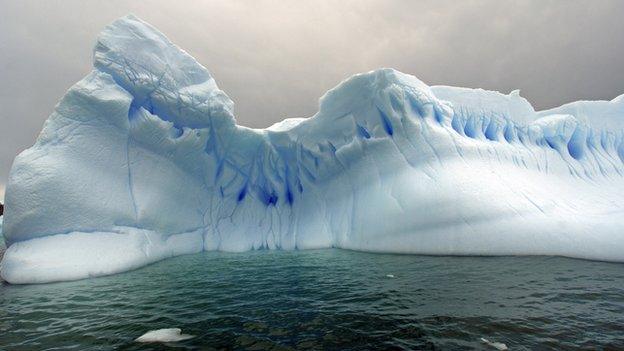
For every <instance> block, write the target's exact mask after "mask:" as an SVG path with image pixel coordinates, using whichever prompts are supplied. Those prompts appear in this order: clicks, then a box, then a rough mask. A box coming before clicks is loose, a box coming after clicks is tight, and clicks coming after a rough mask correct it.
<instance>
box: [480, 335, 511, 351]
mask: <svg viewBox="0 0 624 351" xmlns="http://www.w3.org/2000/svg"><path fill="white" fill-rule="evenodd" d="M481 341H482V342H483V343H485V344H487V345H488V346H492V347H493V348H495V349H497V350H499V351H505V350H509V348H508V347H507V345H505V344H503V343H502V342H492V341H490V340H488V339H486V338H481Z"/></svg>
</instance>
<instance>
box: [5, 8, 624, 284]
mask: <svg viewBox="0 0 624 351" xmlns="http://www.w3.org/2000/svg"><path fill="white" fill-rule="evenodd" d="M268 79H270V77H269V78H268ZM623 116H624V95H622V96H619V97H617V98H615V99H614V100H612V101H593V102H586V101H579V102H575V103H572V104H568V105H564V106H562V107H560V108H556V109H553V110H549V111H543V112H535V111H534V109H533V107H532V106H531V105H530V104H529V103H528V102H527V101H526V100H525V99H524V98H522V97H520V96H519V94H518V92H512V93H511V94H509V95H503V94H500V93H497V92H492V91H484V90H481V89H466V88H454V87H441V86H440V87H429V86H427V85H425V84H424V83H423V82H421V81H420V80H418V79H417V78H415V77H413V76H410V75H406V74H403V73H400V72H397V71H395V70H392V69H381V70H377V71H373V72H368V73H363V74H359V75H356V76H353V77H351V78H349V79H347V80H346V81H344V82H342V83H341V84H340V85H339V86H337V87H336V88H334V89H332V90H330V91H329V92H327V93H326V94H325V96H323V97H322V98H321V100H320V106H319V112H318V113H317V114H316V115H314V116H313V117H311V118H307V119H287V120H285V121H283V122H281V123H278V124H276V125H273V126H271V127H269V128H267V129H250V128H245V127H242V126H239V125H237V124H236V122H235V119H234V115H233V103H232V101H231V100H230V99H229V98H228V97H227V95H226V94H225V93H224V92H222V91H221V90H219V88H218V87H217V85H216V83H215V81H214V79H213V78H212V76H211V75H210V74H209V72H208V71H207V70H206V69H205V68H204V67H202V66H201V65H200V64H199V63H197V62H196V61H195V60H194V59H193V58H192V57H191V56H189V55H188V54H186V53H185V52H184V51H182V50H181V49H179V48H178V47H176V46H175V45H174V44H172V43H171V42H170V41H169V40H168V39H167V38H166V37H165V36H164V35H162V34H161V33H159V32H158V31H157V30H156V29H154V28H153V27H151V26H150V25H149V24H147V23H145V22H143V21H141V20H140V19H138V18H136V17H133V16H127V17H124V18H122V19H119V20H117V21H116V22H114V23H112V24H111V25H109V26H108V27H107V28H105V29H104V31H103V32H102V33H101V34H100V36H99V38H98V40H97V44H96V47H95V52H94V70H93V71H92V72H91V73H90V74H89V75H88V76H86V77H85V78H84V79H83V80H81V81H80V82H78V83H76V85H74V86H73V87H72V88H71V89H70V90H69V91H68V92H67V94H66V95H65V96H64V97H63V99H62V100H61V101H60V103H59V104H58V105H57V106H56V108H55V111H54V112H53V113H52V115H51V116H50V118H49V119H48V120H47V122H46V123H45V125H44V128H43V131H42V132H41V134H40V135H39V138H38V139H37V142H36V143H35V145H34V146H33V147H31V148H30V149H28V150H26V151H24V152H22V153H21V154H20V155H19V156H18V157H17V158H16V159H15V162H14V164H13V168H12V170H11V174H10V179H9V183H8V186H7V190H6V199H5V200H6V213H5V221H4V236H5V240H6V242H7V245H8V246H9V247H8V249H7V251H6V253H5V256H4V259H3V262H2V267H1V275H2V277H3V278H4V279H5V280H7V281H8V282H11V283H37V282H50V281H58V280H72V279H80V278H85V277H90V276H99V275H105V274H111V273H116V272H121V271H126V270H130V269H133V268H136V267H140V266H143V265H146V264H148V263H150V262H154V261H157V260H161V259H163V258H166V257H171V256H176V255H181V254H186V253H193V252H199V251H202V250H224V251H244V250H252V249H261V248H267V249H287V250H291V249H309V248H325V247H339V248H347V249H353V250H363V251H376V252H397V253H420V254H443V255H562V256H570V257H578V258H587V259H596V260H609V261H624V216H623V215H624V213H623V212H624V204H623V203H622V201H621V199H622V198H623V195H624V178H623V174H624V173H623V172H624V163H623V162H624V133H623V130H624V118H623Z"/></svg>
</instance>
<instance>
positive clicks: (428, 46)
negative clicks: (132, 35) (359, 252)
mask: <svg viewBox="0 0 624 351" xmlns="http://www.w3.org/2000/svg"><path fill="white" fill-rule="evenodd" d="M182 3H185V4H187V5H186V6H182V5H181V4H182ZM191 4H192V5H191ZM127 13H134V14H136V15H137V16H139V17H141V18H142V19H144V20H146V21H148V22H149V23H151V24H152V25H154V26H155V27H157V28H159V29H160V30H161V31H162V32H164V33H165V35H167V36H168V37H169V38H170V39H171V40H172V41H173V42H175V43H176V44H178V45H179V46H180V47H182V48H184V49H185V50H186V51H187V52H189V53H190V54H191V55H193V56H194V57H195V58H197V59H198V60H199V61H200V62H201V63H202V64H203V65H204V66H206V67H207V68H208V69H209V70H210V71H211V72H212V74H213V76H214V77H215V79H216V80H217V82H218V84H219V86H220V87H221V89H223V90H224V91H225V92H226V93H227V94H228V95H229V96H230V97H231V98H232V99H233V100H234V102H235V104H236V106H235V113H236V116H237V120H238V123H239V124H243V125H246V126H250V127H266V126H269V125H271V124H272V123H274V122H277V121H279V120H282V119H283V118H285V117H307V116H311V115H313V114H314V113H315V112H316V110H317V104H318V98H319V97H320V96H321V95H322V94H323V93H324V92H325V91H326V90H328V89H330V88H332V87H333V86H335V85H336V84H337V83H339V82H340V81H341V80H343V79H345V78H347V77H348V76H350V75H352V74H354V73H358V72H363V71H368V70H371V69H375V68H379V67H392V68H396V69H398V70H400V71H403V72H406V73H410V74H413V75H415V76H417V77H418V78H420V79H421V80H423V81H424V82H425V83H427V84H429V85H434V84H445V85H457V86H467V87H481V88H485V89H493V90H499V91H502V92H505V93H507V92H509V91H511V90H513V89H517V88H519V89H521V94H522V95H523V96H525V97H526V98H528V99H529V101H531V102H532V103H533V105H534V106H535V108H536V109H545V108H550V107H554V106H558V105H561V104H563V103H565V102H569V101H573V100H579V99H607V100H610V99H612V98H613V97H615V96H617V95H619V94H621V93H624V20H623V18H624V1H618V0H615V1H599V0H590V1H585V0H583V1H563V0H561V1H545V0H538V1H499V0H493V1H486V0H483V1H454V0H453V1H439V0H436V1H369V0H357V1H355V0H354V1H345V0H340V1H257V0H254V1H231V0H228V1H189V2H182V1H170V0H167V1H85V0H65V1H21V0H20V1H6V0H0V198H2V195H3V188H4V183H5V182H6V179H7V177H8V173H9V169H10V166H11V163H12V162H13V158H14V157H15V155H16V154H17V153H19V152H20V151H21V150H23V149H25V148H27V147H29V146H30V145H32V144H33V142H34V140H35V138H36V136H37V134H38V133H39V131H40V130H41V126H42V124H43V121H44V120H45V119H46V118H47V116H48V115H49V114H50V112H51V111H52V109H53V107H54V105H55V104H56V103H57V102H58V100H59V99H60V98H61V97H62V96H63V94H64V92H65V91H66V90H67V89H68V88H69V87H70V86H71V85H72V84H73V83H75V82H76V81H78V80H80V79H81V78H82V77H83V76H84V75H86V74H87V73H88V72H89V71H90V69H91V52H92V47H93V45H94V42H95V38H96V36H97V34H98V32H99V31H100V30H101V29H102V28H103V27H104V26H105V25H106V24H108V23H110V22H111V21H113V20H115V19H116V18H118V17H120V16H123V15H125V14H127Z"/></svg>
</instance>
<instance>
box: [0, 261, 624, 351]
mask: <svg viewBox="0 0 624 351" xmlns="http://www.w3.org/2000/svg"><path fill="white" fill-rule="evenodd" d="M163 328H180V329H181V330H182V333H183V334H190V335H193V337H192V338H191V339H188V340H184V341H179V342H165V343H140V342H137V341H135V340H136V339H137V338H138V337H139V336H141V335H143V334H144V333H146V332H148V331H151V330H158V329H163ZM505 348H506V349H508V350H624V264H620V263H606V262H592V261H585V260H577V259H569V258H561V257H445V256H418V255H394V254H377V253H365V252H354V251H348V250H340V249H326V250H305V251H279V250H278V251H268V250H261V251H251V252H244V253H224V252H203V253H199V254H193V255H186V256H180V257H175V258H171V259H167V260H164V261H161V262H158V263H155V264H152V265H149V266H147V267H143V268H140V269H137V270H134V271H131V272H126V273H122V274H117V275H112V276H106V277H100V278H92V279H84V280H80V281H73V282H62V283H52V284H41V285H10V284H8V283H6V282H2V283H1V285H0V350H503V349H505Z"/></svg>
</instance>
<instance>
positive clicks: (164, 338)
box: [135, 328, 195, 342]
mask: <svg viewBox="0 0 624 351" xmlns="http://www.w3.org/2000/svg"><path fill="white" fill-rule="evenodd" d="M181 333H182V329H180V328H167V329H158V330H150V331H148V332H147V333H145V334H143V335H141V336H139V337H138V338H136V340H135V341H137V342H176V341H183V340H188V339H192V338H194V337H195V335H190V334H181Z"/></svg>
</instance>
